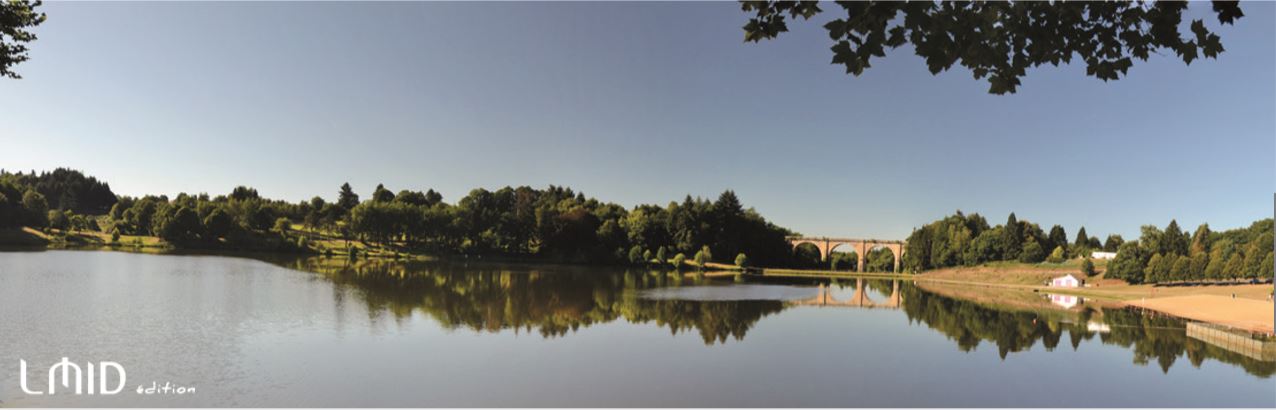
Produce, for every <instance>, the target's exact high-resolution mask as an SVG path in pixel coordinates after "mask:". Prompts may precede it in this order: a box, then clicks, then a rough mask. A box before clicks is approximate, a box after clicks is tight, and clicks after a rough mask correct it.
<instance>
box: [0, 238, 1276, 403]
mask: <svg viewBox="0 0 1276 410" xmlns="http://www.w3.org/2000/svg"><path fill="white" fill-rule="evenodd" d="M817 285H818V284H817V283H815V282H797V281H794V282H785V283H777V282H749V283H734V282H733V281H731V280H725V281H705V280H695V279H690V278H687V279H679V278H676V277H670V276H668V275H664V274H660V273H653V272H633V271H631V272H625V271H621V270H610V269H602V268H581V267H561V266H498V265H479V264H471V265H468V266H467V265H465V264H458V263H441V262H429V263H427V262H416V263H406V264H405V263H389V262H367V261H361V262H360V263H358V264H353V265H352V264H350V263H349V262H347V261H343V260H341V259H325V258H310V259H294V260H277V261H269V262H267V261H260V260H253V259H244V258H232V257H218V256H173V255H142V254H128V253H118V252H88V251H82V252H76V251H47V252H6V253H0V406H5V407H25V406H265V407H272V406H314V407H330V406H369V407H392V406H399V407H402V406H569V407H574V406H603V407H607V406H657V407H658V406H709V407H716V406H744V407H752V406H839V407H840V406H845V407H859V406H872V407H895V406H921V407H927V406H958V407H961V406H989V407H1000V406H1029V407H1032V406H1048V407H1059V406H1082V407H1084V406H1158V407H1181V406H1246V407H1273V406H1276V379H1273V378H1272V375H1273V373H1276V363H1274V362H1272V361H1264V360H1262V357H1258V358H1254V357H1250V356H1247V355H1245V354H1242V353H1238V352H1235V351H1233V350H1228V349H1224V348H1222V347H1219V346H1217V345H1214V344H1210V343H1206V342H1204V341H1201V340H1198V339H1196V338H1192V337H1188V336H1187V334H1186V332H1185V330H1184V323H1182V322H1180V321H1177V320H1173V319H1168V318H1163V317H1162V318H1157V317H1148V316H1144V315H1141V314H1139V313H1137V312H1133V311H1129V310H1117V309H1106V308H1099V307H1096V306H1091V305H1087V304H1086V303H1085V302H1084V301H1080V302H1079V303H1078V301H1068V300H1063V301H1059V300H1056V302H1059V303H1056V304H1055V305H1053V306H1057V308H1053V309H1052V308H1039V307H1030V308H1025V307H1024V306H1026V305H1031V303H1032V302H1039V303H1040V304H1042V305H1045V306H1051V305H1050V300H1049V299H1047V298H1046V297H1045V296H1041V295H1035V294H1026V295H1025V294H1019V295H1013V297H1011V296H1007V297H1005V298H1004V300H1015V301H1020V302H1022V301H1028V302H1026V303H1020V302H1016V303H1018V304H1015V303H1011V304H1009V305H1004V304H997V305H993V304H989V303H982V304H980V303H975V302H970V301H966V300H964V299H957V298H953V297H949V296H942V295H941V294H942V293H943V292H939V293H936V292H935V291H934V290H933V289H932V290H926V289H922V288H921V287H919V286H915V285H912V284H910V283H906V282H898V281H897V282H892V281H844V282H842V283H836V284H829V285H828V286H827V287H826V288H823V289H827V291H824V290H822V288H821V287H819V286H817ZM822 292H823V293H822ZM999 300H1002V299H999ZM819 302H823V303H824V304H823V305H822V306H821V305H819V304H818V303H819ZM1074 303H1076V306H1072V307H1071V308H1069V309H1064V306H1066V305H1070V304H1074ZM62 357H68V358H70V359H71V360H72V361H75V362H79V363H88V362H98V361H114V362H118V363H120V364H122V365H123V366H124V367H125V368H126V369H127V375H128V377H127V384H128V387H127V388H126V389H125V392H123V393H121V394H118V395H115V396H75V395H65V394H62V392H59V394H57V395H52V396H50V395H42V396H32V395H27V394H25V393H23V391H22V390H21V389H20V387H19V376H18V374H19V369H18V363H19V360H20V359H21V360H25V361H27V362H28V363H30V364H31V365H32V367H34V369H32V370H31V374H30V375H29V376H28V379H29V380H30V381H31V382H32V384H33V385H34V386H35V387H34V388H37V389H39V388H45V387H47V377H48V367H49V366H50V365H52V364H53V363H55V362H56V361H58V360H60V359H61V358H62ZM152 382H158V383H159V384H163V383H164V382H170V383H173V384H174V385H181V386H187V387H195V388H196V392H195V393H193V394H187V395H181V396H177V395H139V394H136V393H135V392H134V391H132V390H134V388H135V387H136V386H149V385H150V384H151V383H152Z"/></svg>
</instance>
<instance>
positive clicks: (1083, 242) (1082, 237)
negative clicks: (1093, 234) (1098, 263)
mask: <svg viewBox="0 0 1276 410" xmlns="http://www.w3.org/2000/svg"><path fill="white" fill-rule="evenodd" d="M1072 246H1075V247H1078V248H1084V247H1087V246H1090V237H1089V236H1086V234H1085V227H1084V226H1083V227H1081V229H1079V230H1077V238H1076V239H1074V240H1073V241H1072Z"/></svg>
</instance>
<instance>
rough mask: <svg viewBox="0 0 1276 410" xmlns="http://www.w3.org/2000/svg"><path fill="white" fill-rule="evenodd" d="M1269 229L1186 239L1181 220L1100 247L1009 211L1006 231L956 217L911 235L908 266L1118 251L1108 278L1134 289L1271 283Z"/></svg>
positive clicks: (1266, 222)
mask: <svg viewBox="0 0 1276 410" xmlns="http://www.w3.org/2000/svg"><path fill="white" fill-rule="evenodd" d="M1272 229H1273V226H1272V219H1270V218H1269V219H1263V220H1260V221H1257V222H1254V224H1253V225H1251V226H1250V227H1248V228H1239V229H1232V230H1228V231H1224V232H1213V231H1211V230H1210V228H1209V225H1206V224H1202V225H1201V226H1200V227H1198V228H1197V229H1196V232H1195V233H1192V234H1188V233H1185V232H1183V231H1182V230H1181V229H1180V228H1179V226H1178V222H1176V221H1170V223H1169V225H1167V226H1166V228H1165V229H1164V230H1161V229H1160V228H1157V227H1156V226H1152V225H1145V226H1143V227H1142V229H1141V235H1140V237H1139V238H1138V239H1137V240H1131V241H1126V240H1125V239H1124V238H1122V237H1121V236H1120V235H1109V236H1108V237H1107V239H1106V240H1103V241H1100V240H1099V238H1098V237H1094V236H1088V235H1087V234H1086V231H1085V227H1081V228H1080V229H1078V230H1077V233H1076V236H1075V238H1074V239H1073V240H1072V241H1071V242H1069V241H1068V235H1067V232H1066V231H1065V230H1064V228H1063V227H1061V226H1059V225H1054V226H1053V227H1051V228H1050V231H1049V232H1048V233H1047V232H1046V231H1045V230H1043V229H1042V228H1041V227H1040V226H1039V225H1037V224H1035V223H1032V222H1029V221H1027V220H1019V219H1017V218H1016V217H1015V214H1014V213H1011V214H1010V216H1009V217H1008V218H1007V220H1006V223H1005V224H1004V225H997V226H993V227H990V226H989V225H988V221H987V220H985V219H984V218H983V217H982V216H980V215H979V214H970V215H966V214H963V213H961V212H957V213H956V214H954V215H951V216H948V217H946V218H944V219H941V220H938V221H935V222H932V223H929V224H926V225H923V226H922V227H921V228H918V229H916V230H914V231H913V233H912V234H911V235H909V237H908V245H907V249H906V251H905V252H904V261H903V262H904V267H905V269H906V270H909V271H923V270H929V269H937V268H946V267H953V266H975V265H979V264H982V263H985V262H995V261H1018V262H1023V263H1040V262H1055V263H1058V262H1062V261H1063V260H1065V259H1071V258H1088V257H1089V256H1090V255H1091V253H1092V252H1095V251H1105V252H1116V257H1115V258H1114V259H1113V260H1112V261H1111V262H1110V263H1109V264H1108V269H1107V274H1106V277H1108V278H1114V279H1123V280H1125V281H1127V282H1130V283H1179V282H1202V281H1228V280H1240V279H1258V278H1266V277H1270V276H1271V274H1272V271H1273V265H1272V264H1273V261H1272V253H1273V248H1272V245H1273V244H1272V234H1273V230H1272ZM1087 273H1090V274H1093V271H1091V272H1087Z"/></svg>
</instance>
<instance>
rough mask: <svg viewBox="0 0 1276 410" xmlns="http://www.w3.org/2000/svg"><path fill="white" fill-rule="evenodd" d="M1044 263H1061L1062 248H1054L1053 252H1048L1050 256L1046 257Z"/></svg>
mask: <svg viewBox="0 0 1276 410" xmlns="http://www.w3.org/2000/svg"><path fill="white" fill-rule="evenodd" d="M1046 262H1050V263H1063V247H1062V246H1056V247H1054V251H1053V252H1050V256H1048V257H1046Z"/></svg>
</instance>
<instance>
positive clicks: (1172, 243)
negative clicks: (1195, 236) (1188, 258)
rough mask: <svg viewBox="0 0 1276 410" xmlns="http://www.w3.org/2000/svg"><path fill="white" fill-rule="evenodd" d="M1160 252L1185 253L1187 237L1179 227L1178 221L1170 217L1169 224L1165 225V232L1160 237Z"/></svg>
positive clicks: (1168, 253)
mask: <svg viewBox="0 0 1276 410" xmlns="http://www.w3.org/2000/svg"><path fill="white" fill-rule="evenodd" d="M1161 246H1162V248H1161V253H1163V254H1166V255H1170V254H1174V255H1187V248H1188V238H1187V236H1186V235H1184V234H1183V230H1182V229H1179V223H1178V221H1176V220H1173V219H1171V220H1170V224H1169V225H1167V226H1166V227H1165V234H1164V235H1163V236H1162V237H1161Z"/></svg>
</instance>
